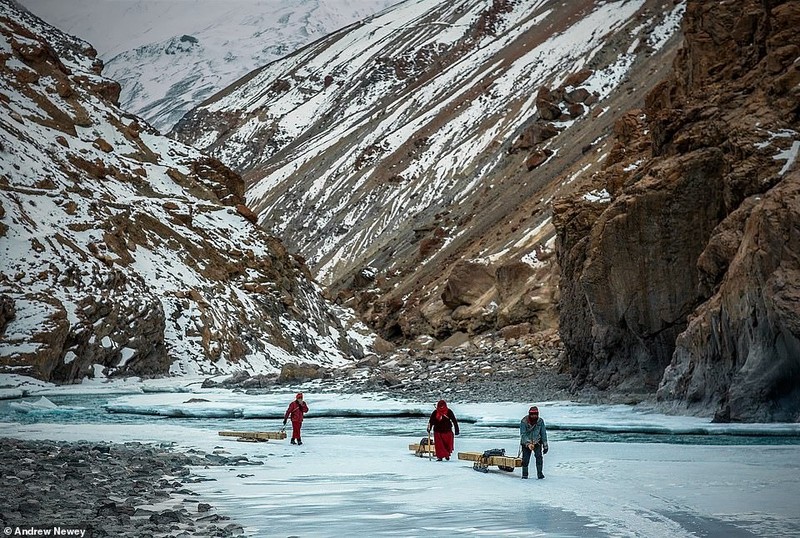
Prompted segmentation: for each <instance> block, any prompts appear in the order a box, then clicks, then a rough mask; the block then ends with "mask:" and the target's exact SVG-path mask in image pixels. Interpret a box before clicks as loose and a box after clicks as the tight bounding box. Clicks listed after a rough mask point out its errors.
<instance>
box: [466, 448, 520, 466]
mask: <svg viewBox="0 0 800 538" xmlns="http://www.w3.org/2000/svg"><path fill="white" fill-rule="evenodd" d="M458 459H460V460H465V461H474V462H476V464H478V465H477V466H475V469H476V470H485V468H486V467H488V466H490V465H497V466H498V467H500V468H501V469H503V470H507V469H511V470H513V469H514V468H515V467H522V458H515V457H513V456H484V455H483V453H482V452H459V453H458ZM478 467H482V469H478Z"/></svg>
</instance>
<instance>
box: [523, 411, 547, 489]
mask: <svg viewBox="0 0 800 538" xmlns="http://www.w3.org/2000/svg"><path fill="white" fill-rule="evenodd" d="M519 443H520V445H522V478H528V464H529V463H530V462H531V452H533V455H534V457H535V458H536V478H539V479H542V478H544V474H542V467H543V465H544V458H542V454H547V451H548V450H549V447H548V446H547V428H546V427H545V425H544V420H543V419H541V418H539V408H538V407H536V406H533V407H531V408H530V409H529V410H528V416H527V417H523V418H522V420H521V421H520V424H519Z"/></svg>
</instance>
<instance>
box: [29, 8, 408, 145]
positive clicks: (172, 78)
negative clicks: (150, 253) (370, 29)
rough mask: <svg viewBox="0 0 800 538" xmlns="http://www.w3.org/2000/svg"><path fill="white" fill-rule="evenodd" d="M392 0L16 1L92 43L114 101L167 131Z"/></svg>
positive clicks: (66, 30) (58, 26)
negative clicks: (255, 74)
mask: <svg viewBox="0 0 800 538" xmlns="http://www.w3.org/2000/svg"><path fill="white" fill-rule="evenodd" d="M397 1H398V0H181V1H178V2H176V1H172V0H115V1H113V2H96V1H93V0H70V1H69V2H64V1H63V0H23V1H22V2H21V3H22V4H24V5H25V6H26V7H27V8H28V9H30V10H31V11H32V12H33V13H35V14H36V15H38V16H39V17H41V18H43V19H44V20H46V21H47V22H49V23H50V24H52V25H54V26H56V27H57V28H59V29H60V30H62V31H64V32H67V33H69V34H72V35H75V36H78V37H80V38H81V39H84V40H86V41H88V42H90V43H91V44H92V45H93V46H94V47H95V48H96V49H97V51H98V56H99V57H100V59H102V60H103V61H104V62H105V64H106V68H105V70H104V74H105V76H107V77H109V78H111V79H114V80H116V81H117V82H119V83H120V84H121V85H122V93H121V94H120V106H121V107H122V108H123V109H124V110H127V111H130V112H133V113H135V114H138V115H140V116H142V117H143V118H145V119H146V120H147V121H148V122H150V123H151V124H152V125H153V126H155V127H156V128H158V129H160V130H162V131H167V130H169V129H170V128H171V127H172V125H173V124H174V123H175V122H176V121H178V120H179V119H180V118H181V117H182V116H183V115H184V114H185V113H186V112H187V111H188V110H189V109H191V108H193V107H195V106H197V105H198V104H200V103H201V102H203V101H204V100H205V99H206V98H208V97H210V96H212V95H213V94H214V93H216V92H217V91H219V90H221V89H222V88H224V87H225V86H227V85H229V84H231V83H233V82H234V81H236V80H237V79H239V78H240V77H242V76H245V75H246V74H247V73H249V72H251V71H252V70H254V69H256V68H258V67H260V66H262V65H265V64H267V63H270V62H272V61H274V60H277V59H278V58H281V57H283V56H285V55H287V54H289V53H291V52H293V51H295V50H297V49H298V48H300V47H302V46H304V45H306V44H308V43H310V42H311V41H314V40H316V39H319V38H321V37H324V36H325V35H327V34H329V33H330V32H333V31H335V30H338V29H339V28H342V27H344V26H347V25H349V24H352V23H354V22H356V21H359V20H361V19H365V18H367V17H369V16H371V15H373V14H374V13H376V12H378V11H380V10H382V9H384V8H385V7H387V6H389V5H391V4H393V3H396V2H397Z"/></svg>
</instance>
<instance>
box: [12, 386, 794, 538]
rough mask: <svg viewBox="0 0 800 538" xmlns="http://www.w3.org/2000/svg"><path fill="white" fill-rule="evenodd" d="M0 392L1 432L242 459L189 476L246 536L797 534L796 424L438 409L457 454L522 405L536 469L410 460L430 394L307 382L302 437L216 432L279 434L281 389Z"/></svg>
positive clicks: (512, 445) (559, 410)
mask: <svg viewBox="0 0 800 538" xmlns="http://www.w3.org/2000/svg"><path fill="white" fill-rule="evenodd" d="M131 390H135V391H137V392H136V393H133V394H104V393H102V392H101V393H99V394H86V393H82V392H81V390H80V387H76V388H71V389H70V390H62V392H61V393H58V392H54V391H50V392H49V393H47V394H45V396H46V398H47V399H46V400H40V397H41V396H40V395H39V394H37V395H35V396H31V397H28V398H25V399H22V400H20V399H14V400H4V401H0V422H1V424H0V435H2V436H10V437H19V438H25V439H42V438H47V439H57V440H58V439H63V440H79V439H85V440H90V441H93V440H98V441H99V440H107V441H121V442H124V441H152V442H160V443H172V444H174V445H175V447H176V448H178V449H183V450H186V449H190V448H196V449H199V450H203V451H206V452H211V451H214V450H216V451H218V452H220V453H223V454H226V455H238V454H241V455H245V456H247V458H248V459H250V460H251V461H255V462H260V463H261V465H247V466H235V467H233V466H232V467H209V468H196V469H194V473H195V474H197V475H199V476H200V477H202V478H205V479H208V480H207V481H202V482H198V483H196V484H191V489H193V490H194V491H196V492H197V493H199V494H200V495H201V496H202V498H204V499H206V500H207V501H208V502H210V503H211V504H212V505H214V507H215V509H217V510H218V511H219V512H220V513H223V514H227V515H229V516H231V517H232V518H233V519H234V520H236V521H238V522H239V523H241V524H242V525H243V526H244V527H245V531H246V533H247V534H248V535H250V536H259V537H260V536H343V535H345V536H353V535H369V536H415V535H419V534H423V535H425V536H430V537H437V536H443V537H447V536H581V537H583V536H642V537H657V536H670V537H680V536H687V537H688V536H734V537H735V536H770V537H771V536H798V535H800V510H799V509H798V508H800V506H798V501H797V499H798V498H800V481H799V480H798V479H797V476H798V474H799V473H798V471H800V444H798V443H800V428H798V425H795V424H787V425H768V424H765V425H716V424H710V423H709V422H708V421H707V420H704V419H698V418H691V417H674V416H665V415H660V414H656V413H650V412H648V411H647V410H646V409H642V408H635V407H630V406H586V405H577V404H572V403H569V402H501V403H490V404H459V403H458V402H451V404H450V407H451V408H452V409H453V411H454V412H455V413H456V416H457V417H459V419H460V420H461V422H462V424H461V432H462V433H461V435H460V436H459V437H457V438H456V452H458V451H479V452H482V451H484V450H487V449H490V448H504V449H505V450H506V453H507V454H511V455H516V454H517V451H518V446H519V445H518V429H517V426H516V425H517V424H518V423H519V420H520V418H521V417H522V416H523V415H524V414H525V412H526V410H527V408H528V406H529V405H530V404H532V403H537V404H539V407H540V409H541V411H542V418H544V419H545V421H547V424H548V430H549V437H550V452H549V454H548V455H547V456H545V469H544V472H545V475H546V479H544V480H535V479H534V480H520V474H519V470H516V471H515V472H514V473H506V472H502V471H499V470H496V468H494V470H492V471H490V472H489V473H488V474H484V473H478V472H475V471H474V470H473V469H472V464H471V462H467V461H459V460H457V459H453V460H452V461H450V462H441V463H440V462H436V461H435V460H434V461H430V460H429V459H428V458H418V457H415V456H414V455H413V454H412V453H411V452H410V451H409V450H408V445H409V444H410V443H413V442H418V441H419V440H420V438H421V437H424V436H425V423H426V418H425V417H426V415H427V414H428V413H429V412H430V411H431V410H432V408H433V402H406V401H399V400H393V399H391V398H386V397H384V396H379V395H372V396H370V395H365V396H353V395H337V394H322V393H320V394H314V393H313V392H306V400H307V402H308V404H309V407H310V412H309V415H308V418H307V420H306V422H305V425H304V427H303V440H304V444H303V445H302V446H299V447H298V446H292V445H290V444H289V443H288V440H286V441H270V442H268V443H240V442H237V441H235V440H234V439H232V438H228V437H219V436H218V435H217V432H218V431H220V430H226V429H228V430H229V429H236V430H248V431H252V430H270V431H275V430H278V429H280V427H281V423H282V416H283V411H284V410H285V408H286V405H288V403H289V401H291V399H292V397H293V393H292V394H289V393H276V394H266V395H247V394H244V393H234V392H229V391H221V390H201V389H194V390H193V391H192V392H191V393H187V392H166V393H165V392H145V393H142V392H141V390H140V389H137V388H133V389H131Z"/></svg>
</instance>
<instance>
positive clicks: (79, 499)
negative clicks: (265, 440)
mask: <svg viewBox="0 0 800 538" xmlns="http://www.w3.org/2000/svg"><path fill="white" fill-rule="evenodd" d="M253 464H258V462H252V461H249V460H247V458H244V457H242V456H237V457H225V456H221V455H218V454H204V453H201V452H197V451H189V452H188V453H187V452H177V451H172V450H170V449H169V448H168V447H159V446H157V445H150V444H143V443H125V444H114V443H88V442H57V441H26V440H18V439H8V438H0V470H2V473H3V480H2V481H0V498H2V499H3V505H2V507H1V508H0V525H2V527H3V534H4V535H5V536H83V537H89V536H91V537H93V538H98V537H119V538H142V537H166V536H170V537H187V538H188V537H192V536H203V537H212V536H213V537H228V536H237V535H241V534H243V533H244V529H243V527H242V526H241V525H239V524H238V523H236V522H233V521H231V520H230V518H229V517H227V516H225V515H222V514H218V513H216V511H215V510H214V508H213V507H212V506H211V505H209V504H208V503H204V502H203V501H202V499H200V498H199V497H198V495H197V494H196V493H194V492H193V491H192V490H191V483H193V482H194V483H196V482H199V481H201V480H203V479H202V478H199V477H197V476H194V475H192V474H191V471H190V469H189V466H208V465H253ZM81 531H83V532H81Z"/></svg>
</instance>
